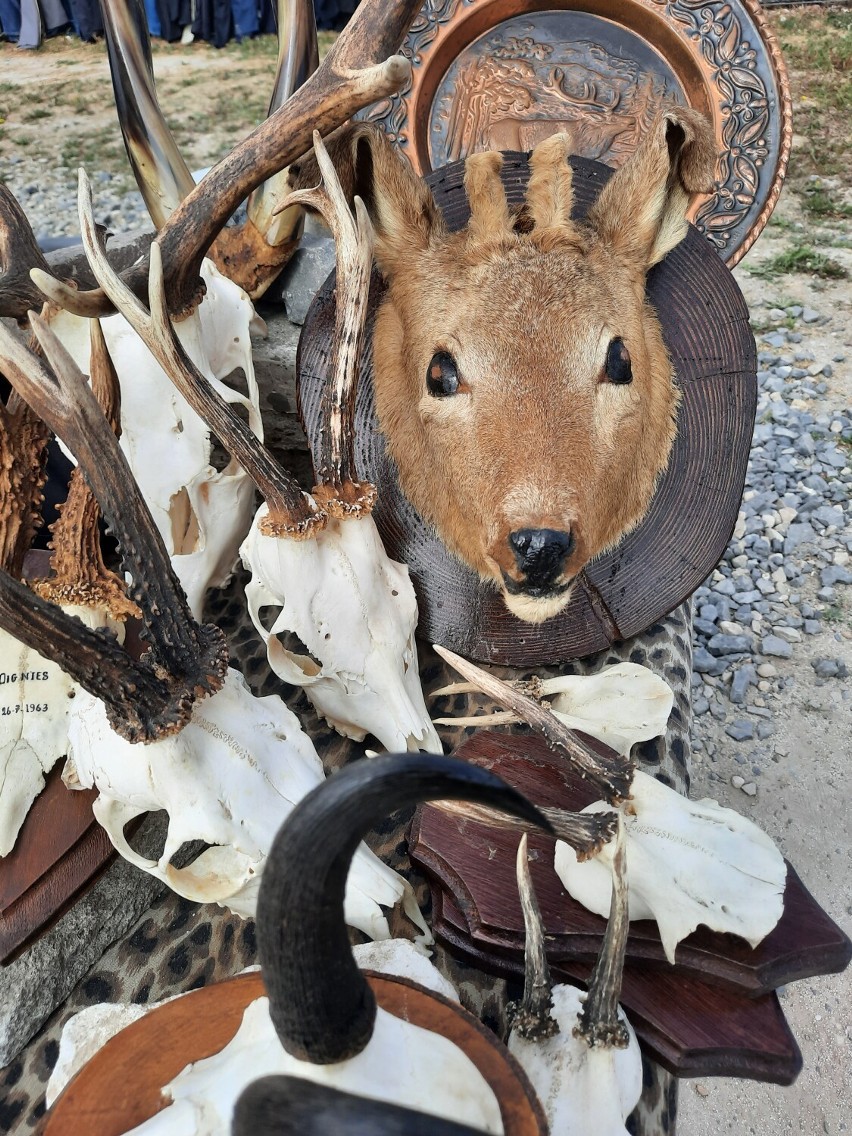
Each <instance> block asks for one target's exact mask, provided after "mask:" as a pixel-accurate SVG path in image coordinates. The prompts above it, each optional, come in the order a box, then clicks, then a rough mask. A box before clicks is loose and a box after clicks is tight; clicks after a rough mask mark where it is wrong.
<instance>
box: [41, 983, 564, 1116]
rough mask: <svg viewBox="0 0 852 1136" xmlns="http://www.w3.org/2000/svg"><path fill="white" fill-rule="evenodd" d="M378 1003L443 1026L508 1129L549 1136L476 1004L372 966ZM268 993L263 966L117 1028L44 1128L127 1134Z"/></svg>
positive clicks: (530, 1094) (519, 1073)
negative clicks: (468, 1005) (472, 1009)
mask: <svg viewBox="0 0 852 1136" xmlns="http://www.w3.org/2000/svg"><path fill="white" fill-rule="evenodd" d="M368 979H369V982H370V985H371V986H372V988H373V992H374V993H375V995H376V1000H377V1002H378V1004H379V1005H380V1006H381V1007H382V1008H383V1009H385V1010H387V1011H388V1012H389V1013H391V1014H394V1015H396V1016H397V1017H399V1018H402V1019H404V1020H405V1021H409V1022H412V1023H414V1024H415V1025H418V1026H422V1027H423V1028H424V1029H429V1030H433V1031H434V1032H436V1033H441V1034H443V1036H444V1037H448V1038H449V1039H450V1040H451V1041H453V1042H455V1044H456V1045H458V1046H459V1047H460V1048H461V1049H463V1050H464V1052H465V1053H466V1054H467V1056H468V1057H469V1058H470V1059H471V1061H473V1063H474V1064H475V1065H476V1067H477V1068H478V1069H479V1071H480V1072H481V1073H482V1076H483V1077H484V1078H485V1080H486V1081H487V1082H488V1084H489V1085H490V1086H491V1088H492V1089H493V1090H494V1093H495V1095H496V1097H497V1100H498V1101H499V1103H500V1109H501V1113H502V1118H503V1126H504V1129H505V1133H506V1136H546V1132H547V1127H546V1124H545V1121H544V1116H543V1114H542V1112H541V1108H540V1106H539V1104H538V1101H537V1100H536V1098H535V1094H534V1093H533V1092H532V1090H531V1088H530V1086H529V1082H528V1081H527V1079H526V1076H525V1074H524V1073H523V1071H522V1070H521V1068H520V1066H519V1065H518V1064H517V1062H516V1061H515V1059H514V1058H513V1057H512V1056H511V1054H510V1053H509V1052H508V1050H507V1049H506V1048H505V1047H504V1046H503V1045H502V1044H501V1043H500V1042H499V1041H498V1040H497V1039H496V1037H495V1036H494V1035H493V1034H492V1033H491V1032H490V1031H489V1030H487V1029H486V1028H485V1027H484V1026H483V1025H482V1024H481V1023H480V1022H478V1021H477V1020H476V1019H475V1018H474V1017H473V1016H472V1015H471V1014H469V1013H468V1012H467V1011H466V1010H463V1009H462V1008H461V1007H460V1006H457V1005H456V1004H455V1003H453V1002H450V1001H449V1000H448V999H446V998H443V997H441V996H440V995H437V994H432V993H431V992H427V991H425V990H423V989H422V988H421V987H418V986H417V985H415V984H414V983H411V982H407V981H406V980H405V979H401V978H389V977H387V976H384V975H377V974H371V973H369V972H368ZM264 994H265V990H264V987H263V980H262V978H261V976H260V974H258V973H252V974H244V975H241V976H239V977H238V978H233V979H229V980H228V981H227V982H220V983H216V984H215V985H213V986H207V987H205V988H204V989H202V990H196V991H193V992H192V993H191V994H187V995H186V996H184V997H181V998H177V999H175V1000H174V1001H172V1002H169V1003H167V1004H166V1005H164V1006H160V1007H159V1008H158V1009H156V1010H153V1011H152V1012H151V1013H150V1014H147V1015H146V1016H145V1017H144V1018H140V1019H139V1020H138V1021H136V1022H134V1023H133V1024H132V1025H130V1026H128V1027H127V1029H124V1030H122V1031H121V1033H120V1034H117V1035H116V1036H115V1037H114V1038H112V1040H111V1041H108V1042H107V1044H106V1045H105V1046H104V1047H103V1048H102V1049H101V1050H100V1051H99V1052H98V1053H97V1054H96V1055H95V1057H94V1058H93V1059H92V1060H91V1061H90V1062H89V1063H88V1064H87V1065H86V1066H85V1067H84V1068H83V1069H82V1070H81V1071H80V1072H79V1073H78V1074H77V1076H76V1077H74V1079H73V1080H72V1081H71V1082H70V1084H69V1085H68V1086H67V1088H66V1089H65V1091H64V1092H63V1093H62V1095H61V1096H60V1097H59V1099H58V1100H57V1101H56V1103H55V1104H54V1106H53V1108H52V1109H51V1110H50V1112H49V1113H48V1114H47V1116H46V1118H45V1121H44V1123H43V1126H42V1129H41V1132H42V1136H82V1134H83V1133H85V1134H86V1136H122V1134H123V1133H125V1132H127V1131H128V1130H129V1129H130V1128H133V1127H135V1126H136V1125H138V1124H141V1123H142V1121H143V1120H147V1119H148V1118H149V1117H151V1116H153V1115H155V1113H157V1112H159V1111H161V1110H162V1109H163V1108H165V1107H166V1105H167V1104H168V1102H167V1101H166V1100H164V1099H163V1096H162V1094H161V1091H160V1090H161V1088H162V1086H163V1085H165V1084H167V1083H168V1082H169V1081H171V1080H172V1079H173V1078H174V1077H175V1076H177V1074H178V1073H179V1072H180V1071H181V1070H182V1069H183V1068H184V1067H185V1066H186V1065H187V1064H189V1063H190V1062H193V1061H199V1060H201V1059H202V1058H204V1057H210V1056H212V1055H213V1054H214V1053H218V1052H219V1051H220V1050H221V1049H222V1048H223V1047H224V1046H225V1045H227V1043H228V1042H229V1041H230V1040H231V1039H232V1038H233V1036H234V1034H235V1033H236V1032H237V1029H238V1028H239V1026H240V1023H241V1021H242V1018H243V1012H244V1010H245V1008H246V1007H247V1006H248V1005H249V1003H250V1002H252V1001H254V1000H255V999H256V998H260V997H262V996H263V995H264Z"/></svg>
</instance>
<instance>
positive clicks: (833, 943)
mask: <svg viewBox="0 0 852 1136" xmlns="http://www.w3.org/2000/svg"><path fill="white" fill-rule="evenodd" d="M456 756H458V757H460V758H463V759H464V760H466V761H472V762H474V763H475V764H478V765H484V766H486V767H487V768H488V769H489V770H490V771H491V772H492V773H496V774H497V775H498V776H500V777H502V778H503V779H504V780H505V781H507V782H508V783H509V784H510V785H513V786H514V787H515V788H517V789H519V790H520V791H521V792H522V793H523V794H524V795H525V796H526V797H528V798H529V799H530V800H531V801H533V802H534V803H535V804H539V805H550V806H552V807H555V808H563V809H567V810H569V811H578V810H580V809H582V808H584V807H585V806H586V805H588V804H591V802H592V801H593V800H595V799H596V797H597V794H595V793H594V791H593V790H592V789H591V788H590V786H589V785H588V784H587V783H586V782H585V781H583V780H581V779H580V777H579V776H577V775H576V774H575V773H573V772H572V771H571V770H570V769H568V768H567V766H566V763H565V761H564V759H563V758H561V757H559V756H558V755H557V754H555V753H553V752H552V751H551V750H550V749H549V748H548V747H547V743H546V742H545V741H544V740H543V739H542V738H540V737H537V736H518V735H514V734H499V733H496V732H492V731H480V732H479V733H477V734H474V735H473V736H472V737H471V738H469V739H468V740H467V741H465V742H464V743H463V744H462V745H461V746H460V747H459V748H458V750H456ZM528 839H529V846H530V853H531V855H530V872H531V874H532V879H533V884H534V886H535V890H536V895H537V897H538V901H539V905H540V907H541V913H542V919H543V921H544V927H545V931H546V933H547V936H548V944H547V950H548V957H549V958H550V959H551V960H552V961H553V962H563V961H565V962H580V963H586V964H589V963H593V962H594V960H595V959H596V958H597V955H598V952H599V951H600V948H601V942H602V940H603V933H604V929H605V927H606V921H605V920H604V919H602V918H601V917H600V916H598V915H594V914H593V913H592V912H590V911H587V910H586V908H585V907H583V906H582V904H580V903H578V902H577V901H576V900H575V899H572V897H571V896H570V895H569V894H568V892H567V891H566V890H565V888H564V887H563V886H562V882H561V880H560V879H559V877H558V876H557V874H556V871H555V870H554V867H553V851H554V841H553V839H552V838H551V837H548V836H545V835H543V834H538V833H534V834H530V836H529V838H528ZM517 846H518V836H517V834H516V833H513V832H507V831H501V830H498V829H495V828H491V827H489V826H487V825H484V824H477V823H476V822H474V821H468V820H465V819H464V818H463V817H459V816H458V815H450V814H448V813H445V812H442V811H441V810H440V809H438V808H436V807H435V806H434V805H424V806H422V807H421V808H420V809H418V812H417V814H416V817H415V821H414V825H413V828H412V835H411V842H410V854H411V859H412V861H413V862H414V863H415V864H417V865H418V866H419V867H420V868H421V869H422V870H423V871H424V872H425V873H426V875H427V876H428V878H429V881H430V883H431V884H432V887H433V891H434V889H436V888H437V889H440V890H441V891H443V892H445V893H446V894H447V895H448V896H449V898H451V900H452V903H453V905H454V907H456V908H458V909H459V910H460V911H461V912H462V913H463V915H464V924H465V927H466V928H467V930H468V932H469V933H470V935H471V938H472V940H473V942H474V943H476V944H477V945H479V946H480V947H483V948H485V947H489V948H494V949H497V950H501V951H508V952H515V953H518V952H519V953H520V954H521V955H523V949H524V919H523V913H522V911H521V904H520V899H519V897H518V889H517V884H516V882H515V855H516V852H517ZM850 957H852V943H850V941H849V939H848V938H847V936H846V935H845V934H844V933H843V931H842V930H841V929H840V928H839V927H838V926H837V924H836V923H835V922H834V921H833V920H832V919H831V918H830V917H829V916H828V915H827V914H826V912H825V911H823V909H822V908H821V907H820V905H819V904H818V903H817V901H816V900H815V899H814V898H813V896H812V895H811V893H810V892H809V891H808V890H807V888H806V887H805V886H804V884H803V883H802V881H801V880H800V879H799V877H798V875H797V874H796V872H795V870H794V869H793V868H792V867H791V866H790V865H788V866H787V886H786V891H785V895H784V913H783V915H782V917H781V920H780V922H779V923H778V925H777V927H776V928H775V929H774V930H773V931H772V932H771V933H770V934H769V935H768V936H767V937H766V938H765V939H764V940H763V942H762V943H760V944H759V945H758V946H757V947H755V948H754V949H752V948H751V947H750V946H749V945H748V943H747V942H746V941H745V940H744V939H740V938H739V937H738V936H736V935H730V934H720V933H718V932H715V931H710V930H709V929H708V928H706V927H699V928H698V929H697V930H696V931H694V932H693V933H692V934H691V935H689V936H688V937H687V938H686V939H684V940H683V941H682V942H681V943H680V944H679V945H678V948H677V953H676V959H677V962H676V966H675V968H674V969H675V971H676V972H677V973H678V974H679V975H681V976H683V977H685V978H688V977H694V978H696V979H697V980H699V981H702V982H706V983H708V984H709V985H713V986H720V987H724V988H727V989H729V990H731V991H732V992H735V993H738V994H742V995H746V996H748V997H751V998H757V997H760V996H761V995H764V994H767V993H770V992H771V991H772V990H774V989H776V987H778V986H782V985H785V984H786V983H788V982H795V981H797V980H799V979H802V978H809V977H811V976H812V975H816V974H832V973H837V972H839V971H841V970H843V969H844V968H845V967H846V966H847V964H848V963H849V960H850ZM627 958H628V960H629V961H630V962H631V963H632V964H636V965H637V966H638V965H641V966H642V968H643V969H649V970H652V971H654V972H656V973H657V974H659V975H666V974H668V973H670V972H671V970H672V968H671V966H670V965H669V963H668V962H667V961H666V956H665V952H664V950H663V945H662V942H661V940H660V935H659V932H658V931H657V925H656V923H655V922H653V921H652V920H637V921H634V922H632V923H631V924H630V935H629V938H628V942H627Z"/></svg>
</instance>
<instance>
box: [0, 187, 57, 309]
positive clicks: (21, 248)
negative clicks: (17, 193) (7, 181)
mask: <svg viewBox="0 0 852 1136" xmlns="http://www.w3.org/2000/svg"><path fill="white" fill-rule="evenodd" d="M33 268H35V269H40V270H41V271H42V272H47V273H50V265H49V264H48V263H47V261H46V260H45V259H44V254H43V253H42V251H41V249H40V248H39V247H38V242H37V241H36V239H35V234H34V233H33V231H32V228H31V227H30V223H29V221H28V220H27V215H26V213H24V211H23V209H22V208H21V207H20V205H19V204H18V202H17V201H16V200H15V197H14V195H13V194H12V192H11V190H10V189H8V188H7V187H6V186H5V185H4V184H3V182H2V181H0V316H12V317H13V318H14V319H23V318H24V317H25V316H26V314H27V312H28V311H29V309H30V308H38V309H40V308H41V306H42V304H43V303H44V296H43V295H42V294H41V291H40V290H39V289H38V288H37V287H36V285H35V283H34V282H33V281H32V280H31V279H30V270H31V269H33Z"/></svg>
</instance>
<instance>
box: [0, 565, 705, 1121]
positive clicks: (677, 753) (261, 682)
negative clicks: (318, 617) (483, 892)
mask: <svg viewBox="0 0 852 1136" xmlns="http://www.w3.org/2000/svg"><path fill="white" fill-rule="evenodd" d="M244 584H245V578H244V577H243V578H239V579H236V580H235V581H234V582H233V584H232V585H231V587H230V588H229V589H228V590H227V591H226V592H224V593H222V595H220V596H218V597H217V598H216V599H215V601H213V602H212V603H211V604H210V606H209V610H208V612H207V613H206V615H207V618H209V619H211V620H212V621H214V622H216V623H218V624H219V625H220V626H221V627H223V628H224V629H225V631H226V633H227V634H228V637H229V642H230V647H231V657H232V662H233V664H234V665H235V666H237V667H239V668H240V669H241V670H242V671H243V673H244V675H245V676H246V679H247V681H248V682H249V684H250V685H251V687H252V689H253V690H254V691H255V693H256V694H258V695H266V694H272V693H282V694H283V696H284V697H285V699H286V701H287V703H288V704H289V705H290V706H291V708H292V709H294V710H295V711H296V713H297V714H298V715H299V717H300V718H301V721H302V723H303V725H304V727H305V729H306V730H307V731H308V733H309V734H310V735H311V737H312V738H313V739H314V742H315V744H316V747H317V751H318V752H319V753H320V755H321V756H322V758H323V762H324V764H325V766H326V769H327V770H328V771H331V770H332V769H335V768H338V767H339V766H341V765H342V764H344V763H345V762H346V761H347V760H349V759H350V758H351V757H353V756H355V755H357V754H358V753H359V752H360V750H361V748H362V747H359V746H356V745H354V744H353V743H351V742H349V741H346V740H345V739H343V738H341V737H339V736H338V735H337V734H336V733H335V732H334V731H333V730H331V729H330V728H329V727H328V726H327V725H326V724H325V723H324V722H321V721H319V720H318V719H317V716H316V714H315V713H314V712H313V709H312V707H311V706H310V703H309V702H308V701H307V699H306V698H305V696H304V694H302V692H301V691H299V690H294V689H292V688H286V689H285V690H284V691H282V688H281V683H280V681H279V680H278V679H277V678H276V677H275V676H274V675H272V674H271V673H270V671H269V668H268V666H267V663H266V653H265V650H264V648H263V644H262V643H261V641H260V639H259V637H258V636H257V633H256V632H255V629H254V627H253V626H252V625H251V623H250V621H249V619H248V616H247V614H246V611H245V602H244V599H243V594H244V593H243V587H244ZM420 650H421V674H422V677H423V687H424V691H425V692H426V697H427V705H428V706H429V709H430V712H431V713H432V716H433V717H449V716H451V715H453V716H456V717H460V716H462V715H465V714H472V713H476V712H477V711H481V710H482V708H483V703H482V701H481V700H480V699H478V698H477V696H475V695H473V696H471V695H460V696H459V695H457V696H455V697H452V698H441V699H433V700H431V701H430V700H429V691H431V690H436V689H438V688H439V687H441V686H444V685H446V684H447V683H449V682H453V681H455V679H456V677H457V676H456V675H455V674H454V673H450V672H449V669H448V668H447V667H446V666H445V664H444V663H443V662H442V661H441V660H440V659H439V658H438V657H437V656H436V655H435V654H434V652H432V651H431V649H429V648H424V647H423V646H422V645H421V647H420ZM625 660H630V661H632V662H636V663H643V664H645V665H646V666H648V667H650V668H651V669H652V670H654V671H655V672H657V673H658V674H660V675H661V676H662V677H663V678H664V679H666V681H667V682H669V684H670V685H671V686H672V688H673V689H674V691H675V705H674V709H673V711H672V715H671V718H670V720H669V727H668V731H667V734H666V735H665V737H663V738H660V739H656V740H655V741H652V742H647V743H644V744H642V745H641V746H639V747H637V750H636V752H635V756H636V757H637V758H638V760H639V762H640V764H641V766H642V768H643V769H645V770H646V771H647V772H650V773H653V774H655V775H656V776H658V777H660V778H661V779H662V780H665V781H666V782H667V783H668V784H670V785H672V786H674V787H675V788H677V789H679V790H680V791H681V792H686V791H687V789H688V786H689V751H690V750H689V726H690V717H691V711H690V702H689V689H690V687H689V679H690V674H691V669H692V657H691V617H690V612H689V605H688V604H684V605H683V606H681V607H680V608H678V609H677V610H676V611H674V612H672V613H671V615H669V616H668V617H667V618H666V619H664V620H661V621H660V622H659V623H657V624H654V626H653V627H651V628H649V629H648V630H647V631H646V632H645V633H644V634H643V635H641V636H639V637H637V638H636V639H633V640H630V641H629V642H626V643H623V644H621V645H619V646H618V647H614V648H612V649H611V650H608V651H604V652H601V653H600V654H598V655H595V656H594V657H592V658H588V659H584V660H582V661H581V662H578V663H576V664H574V665H573V666H572V668H571V669H572V670H573V671H575V672H576V673H584V674H586V673H592V672H594V671H596V670H599V669H600V668H601V667H602V666H604V665H608V664H611V663H616V662H623V661H625ZM562 669H563V670H565V669H567V668H562ZM500 673H501V674H502V676H503V677H512V678H514V677H519V672H514V671H509V670H506V669H504V670H502V671H501V672H500ZM538 673H539V674H540V675H542V676H545V675H548V674H553V673H555V669H554V668H542V669H541V670H540V671H539V672H538ZM470 732H472V730H471V728H467V729H453V728H451V729H448V730H444V731H443V732H442V740H443V741H444V743H445V749H446V750H447V751H449V750H450V749H451V748H452V747H453V746H454V745H456V744H458V743H459V742H460V741H461V739H462V737H464V736H465V735H466V734H468V733H470ZM410 819H411V814H410V813H409V814H408V815H407V816H404V817H402V818H400V817H399V816H397V817H395V818H393V819H392V820H391V821H389V822H388V825H387V827H386V828H383V829H382V830H380V831H376V832H375V833H373V834H372V837H371V838H370V840H369V843H370V844H371V846H372V847H373V848H374V850H375V851H376V852H378V854H379V855H381V856H382V857H383V858H384V859H385V860H386V861H387V862H388V863H389V864H390V865H391V866H392V867H394V868H395V869H397V870H398V871H400V872H402V873H403V874H404V875H405V876H407V877H408V879H409V880H410V881H411V883H412V885H413V886H414V888H415V891H416V894H417V898H418V900H419V901H420V904H421V907H422V908H423V910H424V913H425V914H426V916H427V918H428V915H429V911H430V906H431V903H430V897H429V888H428V885H427V884H426V883H425V881H424V880H423V879H422V877H420V876H419V874H418V873H417V872H415V871H414V870H413V869H412V867H411V865H410V863H409V861H408V857H407V844H406V830H407V826H408V823H409V822H410ZM391 927H392V930H393V931H394V933H395V934H399V935H405V936H413V934H414V931H413V928H411V927H410V926H409V925H408V924H407V921H406V920H405V918H404V916H401V915H399V914H396V915H395V916H394V917H393V918H392V920H391ZM255 956H256V947H255V935H254V924H253V923H251V922H246V921H245V920H242V919H240V918H239V917H237V916H234V915H230V914H228V913H227V912H226V911H223V910H222V909H220V908H218V907H215V906H212V905H201V904H197V903H189V902H187V901H186V900H183V899H180V898H179V897H177V896H175V895H173V894H171V893H169V892H166V893H164V894H162V895H161V896H160V898H159V899H157V901H156V902H155V903H154V904H153V906H152V907H151V909H150V910H149V911H148V912H147V913H146V914H145V915H144V916H143V917H142V918H141V919H140V920H139V921H138V923H137V924H136V926H135V927H134V928H133V929H132V931H131V932H130V933H129V934H128V935H127V936H125V938H123V939H122V940H120V941H119V942H117V943H115V944H113V946H112V947H110V949H109V950H108V951H107V952H106V954H105V955H104V957H103V958H102V959H101V961H100V962H99V963H98V964H97V965H96V966H95V967H94V968H93V969H92V970H91V971H90V973H89V974H88V975H87V976H86V977H85V978H83V979H82V980H81V981H80V982H79V983H78V985H77V986H76V987H75V989H74V990H73V991H72V993H71V994H70V995H69V997H68V999H67V1000H66V1002H65V1003H64V1004H63V1005H62V1006H61V1007H60V1008H59V1009H58V1010H56V1011H55V1013H54V1014H53V1016H52V1017H51V1018H50V1019H49V1020H48V1021H47V1022H46V1024H45V1025H44V1027H43V1028H42V1029H41V1031H40V1032H39V1033H38V1035H37V1036H36V1037H35V1038H33V1040H32V1041H31V1042H30V1043H29V1044H28V1045H27V1046H26V1048H25V1049H24V1050H23V1051H22V1052H21V1053H20V1054H19V1056H18V1057H17V1058H16V1059H15V1060H14V1061H13V1062H12V1063H11V1064H10V1065H9V1066H8V1067H7V1068H6V1069H5V1070H2V1071H0V1132H13V1133H22V1134H23V1133H31V1132H34V1131H36V1129H37V1126H38V1124H39V1120H40V1118H41V1117H42V1116H43V1115H44V1111H45V1104H44V1090H45V1086H46V1083H47V1080H48V1078H49V1076H50V1073H51V1070H52V1069H53V1066H54V1065H55V1063H56V1058H57V1054H58V1051H59V1037H60V1034H61V1032H62V1027H63V1025H64V1023H65V1022H66V1021H67V1020H68V1018H70V1017H71V1016H72V1015H73V1014H74V1013H76V1012H77V1011H78V1010H80V1009H82V1008H83V1007H85V1006H91V1005H93V1004H94V1003H98V1002H136V1003H139V1004H145V1003H148V1002H155V1001H159V1000H160V999H163V998H167V997H169V996H171V995H173V994H178V993H181V992H186V991H190V990H195V989H197V988H199V987H201V986H206V985H207V984H208V983H211V982H217V981H220V980H221V979H224V978H227V977H229V976H231V975H233V974H236V973H237V972H238V971H240V970H242V969H243V968H244V967H245V966H248V965H250V964H251V963H253V962H254V961H255ZM435 961H436V963H437V965H438V966H439V967H440V969H441V970H442V971H443V972H444V973H445V974H446V975H447V977H448V978H450V980H451V981H452V982H453V983H454V985H455V986H456V987H457V989H458V990H459V993H460V995H461V998H462V1001H463V1003H464V1005H465V1006H466V1007H467V1008H468V1009H469V1010H471V1011H472V1012H473V1013H474V1014H476V1015H477V1016H478V1017H479V1018H480V1019H481V1020H482V1021H483V1022H485V1023H486V1024H487V1025H488V1026H490V1027H491V1028H492V1029H493V1030H494V1031H495V1032H497V1033H498V1034H500V1035H505V1032H506V1028H507V1027H506V1013H505V1008H506V1004H507V1002H508V1001H509V1000H511V998H512V997H517V994H518V992H517V991H516V990H515V989H514V988H513V987H512V986H511V984H509V983H507V981H506V980H505V979H498V978H494V977H493V976H491V975H488V974H484V973H482V972H481V971H479V970H478V969H476V968H474V967H472V966H469V965H466V964H465V963H462V962H460V961H458V960H456V959H454V958H453V957H452V956H451V955H450V954H448V952H446V951H445V950H443V949H441V948H440V947H439V948H438V949H437V950H436V954H435ZM676 1105H677V1085H676V1081H675V1080H674V1078H672V1077H671V1076H670V1075H669V1074H668V1073H666V1072H665V1071H664V1070H663V1069H661V1068H660V1067H659V1066H657V1065H655V1064H654V1063H653V1062H649V1061H646V1062H645V1083H644V1091H643V1094H642V1099H641V1101H640V1103H639V1105H638V1106H637V1108H636V1110H635V1112H634V1113H633V1115H632V1117H631V1118H630V1120H629V1121H628V1128H629V1130H630V1132H632V1133H634V1134H635V1136H671V1134H673V1133H674V1131H675V1117H676Z"/></svg>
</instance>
